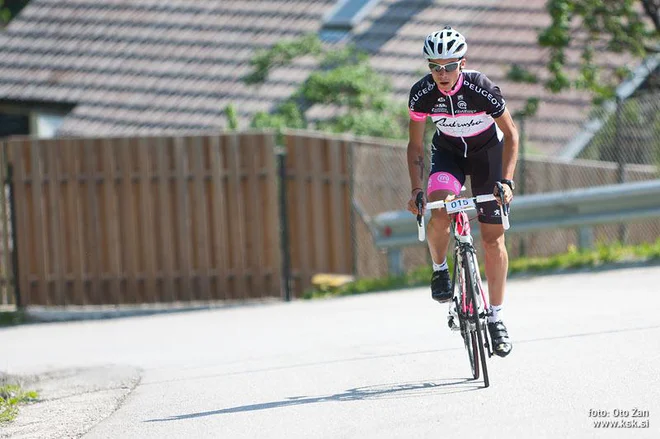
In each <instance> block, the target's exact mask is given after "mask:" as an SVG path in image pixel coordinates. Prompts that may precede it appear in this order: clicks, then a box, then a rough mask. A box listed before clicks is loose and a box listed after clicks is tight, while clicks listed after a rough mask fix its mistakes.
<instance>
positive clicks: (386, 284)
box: [303, 239, 660, 299]
mask: <svg viewBox="0 0 660 439" xmlns="http://www.w3.org/2000/svg"><path fill="white" fill-rule="evenodd" d="M658 260H660V239H658V240H657V241H656V242H655V243H644V244H639V245H628V246H624V245H621V244H608V245H605V244H599V245H598V246H597V247H596V249H594V250H578V249H577V248H575V247H574V246H573V247H570V248H569V249H568V251H567V252H566V253H562V254H558V255H554V256H548V257H533V258H529V257H527V258H517V259H512V260H510V261H509V276H510V277H515V276H517V275H523V274H528V273H529V274H550V273H556V272H561V271H565V270H570V269H579V268H585V267H598V266H603V265H608V264H614V263H619V262H634V261H639V262H644V261H647V262H652V261H658ZM448 262H449V266H450V271H451V269H452V261H451V260H449V261H448ZM480 268H481V271H482V275H483V263H482V264H481V266H480ZM430 282H431V267H430V266H425V267H420V268H416V269H414V270H412V271H410V272H408V273H406V274H403V275H401V276H387V277H383V278H365V279H358V280H356V281H355V282H351V283H348V284H344V285H342V286H340V287H334V288H333V287H329V286H321V287H318V288H314V289H310V290H308V291H306V292H305V294H304V295H303V298H305V299H316V298H321V297H329V296H348V295H353V294H362V293H368V292H373V291H388V290H395V289H401V288H409V287H417V286H425V285H428V284H429V283H430Z"/></svg>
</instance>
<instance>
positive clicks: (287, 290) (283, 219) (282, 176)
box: [275, 146, 291, 302]
mask: <svg viewBox="0 0 660 439" xmlns="http://www.w3.org/2000/svg"><path fill="white" fill-rule="evenodd" d="M275 154H276V155H277V167H278V176H279V185H280V191H279V192H280V193H279V198H280V209H279V210H280V241H281V244H280V251H281V252H282V295H283V296H284V300H285V301H286V302H290V301H291V249H290V247H291V246H290V243H289V216H288V215H287V211H286V205H287V203H286V186H287V184H286V183H287V181H286V148H285V147H283V146H277V147H276V148H275Z"/></svg>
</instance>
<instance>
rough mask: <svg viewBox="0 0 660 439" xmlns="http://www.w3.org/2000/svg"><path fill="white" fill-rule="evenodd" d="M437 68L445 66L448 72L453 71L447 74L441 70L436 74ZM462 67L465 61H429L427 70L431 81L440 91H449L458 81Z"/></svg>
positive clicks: (456, 59)
mask: <svg viewBox="0 0 660 439" xmlns="http://www.w3.org/2000/svg"><path fill="white" fill-rule="evenodd" d="M437 66H447V67H448V68H449V70H452V69H453V71H451V72H449V71H447V70H446V69H444V68H443V69H441V70H440V71H439V72H438V71H437V69H438V67H437ZM463 67H465V59H458V58H453V59H429V69H430V70H431V74H432V75H433V80H434V81H435V83H436V84H437V85H438V88H439V89H440V90H442V91H451V88H452V86H453V85H454V84H456V81H458V77H459V75H460V74H461V70H462V69H463Z"/></svg>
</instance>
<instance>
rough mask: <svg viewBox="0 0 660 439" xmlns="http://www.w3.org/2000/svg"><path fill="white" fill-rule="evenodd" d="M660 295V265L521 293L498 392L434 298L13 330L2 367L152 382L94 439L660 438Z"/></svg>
mask: <svg viewBox="0 0 660 439" xmlns="http://www.w3.org/2000/svg"><path fill="white" fill-rule="evenodd" d="M659 284H660V267H657V266H656V267H641V268H626V269H617V270H610V271H601V272H594V273H577V274H566V275H554V276H542V277H536V278H529V279H517V280H512V281H510V282H509V287H508V293H507V298H506V302H505V306H506V308H505V322H506V323H507V326H508V328H509V332H510V335H511V337H512V339H513V341H514V347H513V351H512V353H511V355H510V356H509V357H507V358H504V359H501V358H496V357H493V358H492V359H491V360H490V361H489V372H490V379H491V386H490V387H489V388H488V389H483V388H481V386H482V383H481V382H480V381H477V382H475V381H471V380H469V379H468V378H469V376H470V369H469V363H468V359H467V355H466V352H465V350H464V348H463V345H462V341H461V339H460V337H459V336H458V334H456V333H452V332H450V331H449V329H448V328H447V327H446V305H438V304H436V303H435V302H433V301H432V300H431V299H430V293H429V290H428V289H427V288H416V289H410V290H404V291H397V292H387V293H374V294H366V295H361V296H352V297H345V298H337V299H329V300H314V301H295V302H292V303H274V304H267V305H257V306H240V307H233V308H224V309H214V310H206V311H197V312H189V313H181V314H169V315H157V316H148V317H134V318H124V319H113V320H103V321H87V322H72V323H56V324H39V325H25V326H20V327H13V328H8V329H3V330H0V337H1V339H2V348H1V349H2V356H1V357H0V370H4V371H5V372H9V373H13V374H17V373H20V374H32V373H43V372H44V371H58V370H59V371H67V370H68V371H71V370H74V371H76V370H77V371H79V373H80V376H81V377H83V378H80V379H81V380H86V379H87V378H85V373H89V370H94V371H96V372H95V373H93V374H92V375H94V376H95V377H96V378H98V376H102V375H103V372H102V371H103V370H107V371H108V374H111V371H114V372H112V373H116V374H118V376H119V375H121V376H124V378H126V377H128V376H129V375H131V374H130V372H126V371H127V370H130V368H134V370H136V371H138V372H137V373H139V381H138V380H137V379H133V378H131V379H133V384H131V385H130V386H128V385H126V386H117V387H121V388H122V389H128V390H125V393H126V395H124V396H121V397H117V399H116V400H115V401H116V405H118V407H117V409H116V411H114V412H112V410H114V409H115V407H110V408H109V409H108V408H107V407H105V409H104V410H105V411H104V412H103V413H102V414H100V415H98V417H99V418H101V417H102V418H104V419H92V418H90V419H88V420H87V423H88V424H89V425H86V426H85V428H84V431H85V432H86V433H85V435H84V436H83V437H85V438H89V439H97V438H122V439H128V438H136V439H137V438H140V439H143V438H159V439H162V438H177V439H178V438H184V437H191V438H283V439H284V438H286V439H293V438H332V439H336V438H444V437H461V436H462V437H465V436H464V435H469V436H468V437H476V436H477V435H479V436H482V437H488V438H491V439H492V438H529V437H535V438H536V437H548V438H559V437H569V438H573V437H576V438H582V437H585V438H590V437H605V438H621V437H624V438H625V437H630V438H652V437H655V438H658V437H660V317H659V315H660V286H659ZM103 368H106V369H103ZM113 368H114V369H113ZM117 368H120V369H119V372H117ZM121 368H124V369H121ZM99 370H100V371H101V372H100V373H99V372H98V371H99ZM85 371H87V372H85ZM62 373H63V372H62ZM122 374H124V375H122ZM74 375H75V373H74ZM122 379H123V378H116V380H117V382H119V381H121V380H122ZM126 380H127V381H130V380H129V378H126ZM129 387H130V388H129ZM131 390H132V391H131ZM89 395H92V396H93V395H94V393H93V392H91V393H89ZM90 398H91V396H90ZM36 406H38V404H37V405H36ZM36 406H35V407H36ZM90 407H93V405H92V406H90ZM90 410H91V409H90ZM70 411H73V410H70ZM64 413H66V409H65V410H64ZM99 413H100V412H99ZM616 415H618V416H616ZM633 415H639V417H633ZM25 416H28V417H29V416H33V415H30V413H29V412H28V411H25V412H24V415H23V414H22V415H21V419H22V420H23V421H24V424H25V423H27V424H32V425H33V428H34V425H39V422H41V421H40V419H27V420H26V419H25ZM62 416H63V417H66V415H62ZM72 419H73V418H72ZM597 421H605V422H615V421H623V423H621V424H619V428H613V427H612V426H611V425H610V426H609V427H607V428H603V427H601V428H596V427H595V422H597ZM63 422H64V421H63ZM75 422H78V421H75ZM71 423H74V421H73V420H72V421H71ZM65 424H66V422H65ZM645 424H648V428H622V427H621V426H624V427H625V426H634V425H637V426H638V427H641V426H642V425H645ZM62 428H65V427H61V429H62ZM66 428H69V427H66ZM70 428H71V430H70V431H71V432H74V431H80V430H75V429H74V428H73V426H72V427H70ZM61 429H60V430H61ZM6 431H11V432H12V435H15V436H16V437H21V436H19V433H20V431H17V429H16V428H14V430H6ZM25 431H28V430H24V432H23V434H25ZM49 431H51V432H57V434H59V435H62V434H64V433H62V432H61V431H59V430H57V429H53V428H51V430H49ZM52 434H53V435H55V436H56V434H55V433H52ZM70 434H74V433H70ZM28 436H29V435H27V436H22V437H28Z"/></svg>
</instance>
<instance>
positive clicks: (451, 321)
mask: <svg viewBox="0 0 660 439" xmlns="http://www.w3.org/2000/svg"><path fill="white" fill-rule="evenodd" d="M447 326H449V329H451V330H452V331H460V330H461V328H459V327H458V325H457V324H456V321H455V320H454V317H453V316H449V317H448V318H447Z"/></svg>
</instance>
